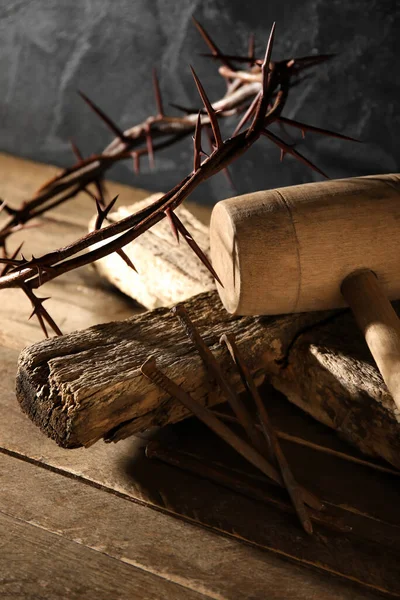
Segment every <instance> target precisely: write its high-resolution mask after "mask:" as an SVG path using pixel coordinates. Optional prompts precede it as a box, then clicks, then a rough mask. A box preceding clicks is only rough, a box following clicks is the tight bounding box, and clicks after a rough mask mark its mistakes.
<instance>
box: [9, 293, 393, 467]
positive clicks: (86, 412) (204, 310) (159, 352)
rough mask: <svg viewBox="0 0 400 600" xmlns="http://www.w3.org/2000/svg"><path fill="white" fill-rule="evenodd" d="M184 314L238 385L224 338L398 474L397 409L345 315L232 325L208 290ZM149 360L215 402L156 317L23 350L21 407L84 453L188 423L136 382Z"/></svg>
mask: <svg viewBox="0 0 400 600" xmlns="http://www.w3.org/2000/svg"><path fill="white" fill-rule="evenodd" d="M185 306H186V308H187V311H188V313H189V314H190V315H191V317H192V319H193V320H194V322H195V323H196V324H197V326H198V327H199V329H200V331H201V333H202V335H203V336H204V339H205V340H206V343H207V344H208V345H209V346H210V347H211V348H212V350H213V352H214V354H215V356H216V357H217V359H218V360H219V362H220V363H221V366H222V369H223V370H224V372H225V373H226V374H227V377H228V378H229V379H230V380H231V381H232V382H233V383H234V384H235V385H238V386H239V385H240V384H239V381H238V380H239V378H238V375H237V373H236V371H235V369H234V368H233V367H232V362H231V361H230V359H229V356H228V353H227V351H226V349H224V348H223V347H221V345H220V344H219V342H218V340H219V337H220V336H221V334H222V333H233V334H234V335H235V336H236V338H237V342H238V345H239V346H240V348H241V350H242V353H243V354H244V356H245V357H246V360H247V362H248V363H249V365H250V368H251V369H252V370H253V371H254V372H256V373H258V374H259V375H267V377H270V378H271V380H272V382H273V384H274V386H275V387H276V388H277V389H279V390H281V391H283V392H284V393H285V394H286V395H287V396H288V397H289V399H290V400H291V401H293V402H294V403H295V404H298V405H299V406H301V408H303V409H304V410H307V412H309V413H310V414H311V415H312V416H313V417H315V418H316V419H318V420H319V421H322V422H323V423H325V424H327V425H329V426H330V427H332V428H334V429H335V430H336V431H337V432H338V433H340V435H342V436H343V437H344V438H345V439H347V440H349V441H350V442H352V443H353V444H355V445H356V446H358V447H359V448H360V449H361V450H362V451H364V452H366V453H368V454H372V455H378V456H382V457H383V458H385V459H386V460H388V461H389V462H391V463H392V464H393V465H395V466H397V467H400V433H399V432H400V425H399V422H398V415H397V412H396V407H395V405H394V402H393V400H392V398H391V397H390V395H389V393H388V391H387V390H386V388H385V386H384V385H383V383H382V379H381V377H380V375H379V372H378V370H377V369H376V367H374V366H373V364H372V363H371V359H369V358H368V355H367V351H366V347H365V343H364V340H363V338H362V336H361V334H360V332H359V331H358V329H357V327H356V325H355V322H354V320H353V317H352V316H351V315H350V314H349V313H348V312H346V313H344V314H343V313H303V314H299V315H287V316H282V317H242V318H239V317H233V316H232V315H229V314H228V313H226V311H225V310H224V309H223V307H222V305H221V303H220V301H219V298H218V297H217V295H216V293H215V292H214V293H208V294H201V295H199V296H195V297H193V298H191V299H190V300H188V301H186V302H185ZM327 315H328V316H327ZM327 319H328V321H329V322H326V320H327ZM321 322H322V325H320V326H317V325H318V323H321ZM303 339H304V340H305V341H304V342H303ZM320 340H322V341H320ZM330 348H331V350H329V349H330ZM316 349H319V350H318V352H319V354H320V357H322V358H320V359H318V357H317V356H316V352H317V350H316ZM150 355H155V356H157V358H158V362H159V366H160V367H161V369H164V370H165V371H166V373H167V374H168V376H169V377H170V378H172V379H174V380H175V381H177V383H180V384H183V385H184V387H186V389H187V390H190V392H191V393H192V395H193V396H194V397H195V398H196V399H197V400H199V401H201V402H202V403H204V404H205V403H207V404H209V405H213V404H215V403H218V402H220V401H221V400H222V397H221V395H220V392H219V390H218V389H217V388H216V386H215V385H212V384H210V380H209V377H208V374H207V372H206V371H205V369H204V367H203V364H202V362H201V359H200V357H199V355H198V354H197V352H196V350H195V349H194V347H193V346H192V344H191V343H190V342H189V341H188V340H187V339H186V337H185V334H184V332H183V330H182V328H181V326H180V324H179V322H178V321H177V320H176V319H175V318H174V317H173V316H172V315H171V313H170V311H169V310H167V309H158V310H155V311H150V312H148V313H145V314H144V315H139V316H137V317H134V318H132V319H129V320H126V321H124V322H119V323H110V324H107V325H101V326H97V327H93V328H91V329H87V330H85V331H81V332H79V333H77V334H72V335H69V336H64V337H62V338H53V339H51V340H47V341H44V342H40V343H39V344H36V345H34V346H31V347H29V348H26V349H25V350H24V351H23V352H22V354H21V358H20V362H19V370H18V377H17V394H18V398H19V401H20V403H21V406H22V408H23V410H24V411H25V412H27V414H28V415H29V416H30V417H31V418H32V420H33V421H34V422H35V423H36V424H37V425H38V426H39V427H41V429H42V430H43V431H44V432H45V433H46V434H47V435H49V436H50V437H52V438H53V439H55V440H56V441H57V443H58V444H60V445H62V446H64V447H77V446H80V445H85V446H88V445H90V444H92V443H93V442H95V441H97V440H98V439H99V438H101V437H104V438H105V439H109V440H113V441H118V440H120V439H122V438H124V437H127V436H128V435H132V434H133V433H136V432H138V431H143V430H144V429H146V428H147V427H150V426H153V425H165V424H166V423H170V422H176V421H178V420H180V419H182V418H184V417H185V416H186V415H187V412H186V411H185V409H183V408H182V406H181V405H180V404H179V403H178V402H177V401H175V400H174V399H171V398H169V397H168V396H167V395H166V394H165V393H163V392H161V391H160V390H159V389H158V388H156V387H155V386H154V385H152V384H151V383H150V382H148V380H147V379H146V378H144V377H143V376H142V375H141V372H140V366H141V364H142V363H143V362H144V361H145V360H146V359H147V358H148V357H149V356H150ZM309 365H311V366H309ZM350 366H352V368H350ZM367 433H368V435H367Z"/></svg>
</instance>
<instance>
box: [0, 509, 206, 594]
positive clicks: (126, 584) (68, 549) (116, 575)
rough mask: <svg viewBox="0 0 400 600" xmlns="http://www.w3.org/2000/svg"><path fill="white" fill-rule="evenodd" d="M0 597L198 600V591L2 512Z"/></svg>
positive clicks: (0, 517)
mask: <svg viewBox="0 0 400 600" xmlns="http://www.w3.org/2000/svg"><path fill="white" fill-rule="evenodd" d="M0 536H1V546H2V551H3V552H4V553H6V555H7V560H6V561H5V560H2V561H1V565H0V586H1V597H2V598H3V600H11V598H27V599H32V600H38V599H39V598H40V599H42V598H43V599H47V598H48V599H50V598H51V599H57V600H58V599H59V600H65V599H66V598H68V600H75V599H76V600H82V598H85V600H99V599H101V600H108V599H109V598H118V599H121V600H125V599H126V600H128V599H129V600H131V599H132V598H134V597H137V598H143V599H146V600H159V599H160V598H176V599H177V600H186V599H193V600H202V599H204V598H205V596H204V595H203V594H199V593H197V592H194V591H192V590H190V589H187V588H185V587H183V586H181V585H176V584H174V583H171V582H169V581H167V580H166V579H164V578H160V577H157V576H155V575H153V574H152V573H148V572H145V571H143V570H141V569H138V568H136V567H135V566H132V565H128V564H124V563H122V562H120V561H116V560H114V559H113V558H111V557H109V556H107V555H106V554H104V553H102V552H95V551H93V550H89V549H88V548H85V547H83V546H82V545H81V544H77V543H74V542H70V541H68V540H66V539H64V538H63V537H61V536H60V535H58V534H57V535H54V534H51V533H48V532H47V531H43V530H42V529H39V528H38V527H34V526H33V525H30V524H27V523H24V522H21V521H19V520H17V519H13V518H12V517H9V516H7V515H4V514H2V513H0Z"/></svg>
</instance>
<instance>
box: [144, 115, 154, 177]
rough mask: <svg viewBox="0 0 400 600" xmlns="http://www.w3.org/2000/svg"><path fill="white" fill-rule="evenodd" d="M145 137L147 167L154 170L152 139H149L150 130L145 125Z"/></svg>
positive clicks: (148, 126)
mask: <svg viewBox="0 0 400 600" xmlns="http://www.w3.org/2000/svg"><path fill="white" fill-rule="evenodd" d="M145 135H146V146H147V155H148V157H149V165H150V168H151V169H154V167H155V161H154V147H153V138H152V137H151V128H150V125H149V124H147V125H146V129H145Z"/></svg>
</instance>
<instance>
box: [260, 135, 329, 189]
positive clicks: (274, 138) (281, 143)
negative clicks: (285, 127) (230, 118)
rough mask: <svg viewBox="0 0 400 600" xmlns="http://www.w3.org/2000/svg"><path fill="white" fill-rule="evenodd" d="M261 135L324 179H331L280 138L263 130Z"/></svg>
mask: <svg viewBox="0 0 400 600" xmlns="http://www.w3.org/2000/svg"><path fill="white" fill-rule="evenodd" d="M261 133H262V135H264V136H266V137H267V138H269V139H270V140H271V141H272V142H274V144H276V145H277V146H279V148H281V150H283V151H284V153H285V154H291V155H292V156H294V158H297V160H299V161H300V162H302V163H304V164H305V165H307V167H310V168H311V169H313V170H314V171H316V172H317V173H319V174H320V175H322V176H323V177H326V178H327V179H329V177H328V175H326V173H324V172H323V171H321V169H319V168H318V167H317V166H316V165H314V163H312V162H311V161H310V160H308V158H306V157H305V156H303V155H302V154H300V152H297V150H295V149H294V148H292V147H291V146H289V145H288V144H286V143H285V142H284V141H283V140H281V139H280V138H278V136H276V135H275V134H273V133H271V132H270V131H268V130H267V129H263V130H262V132H261Z"/></svg>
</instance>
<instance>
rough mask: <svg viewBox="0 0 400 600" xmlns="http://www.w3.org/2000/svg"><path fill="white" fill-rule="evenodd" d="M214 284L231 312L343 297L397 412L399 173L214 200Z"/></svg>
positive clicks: (312, 306)
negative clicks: (395, 307) (394, 304)
mask: <svg viewBox="0 0 400 600" xmlns="http://www.w3.org/2000/svg"><path fill="white" fill-rule="evenodd" d="M210 236H211V258H212V263H213V266H214V268H215V270H216V271H217V273H218V275H219V277H220V278H221V280H222V283H223V286H224V287H221V286H219V285H218V292H219V295H220V297H221V300H222V302H223V304H224V306H225V308H226V309H227V310H228V311H229V312H230V313H234V314H237V315H257V314H269V315H274V314H283V313H295V312H306V311H315V310H326V309H333V308H339V307H343V306H346V304H348V305H349V306H350V307H351V308H352V310H353V312H354V315H355V318H356V320H357V323H358V325H359V327H360V328H361V330H362V331H363V333H364V336H365V339H366V341H367V344H368V346H369V348H370V351H371V353H372V355H373V357H374V359H375V361H376V364H377V366H378V368H379V370H380V372H381V374H382V377H383V379H384V381H385V383H386V385H387V387H388V389H389V391H390V393H391V394H392V396H393V399H394V401H395V403H396V405H397V407H398V409H399V411H400V322H399V319H398V317H397V315H396V313H395V311H394V310H393V307H392V305H391V304H390V302H389V299H391V300H393V299H396V298H400V176H399V175H397V174H390V175H375V176H369V177H357V178H351V179H341V180H336V181H327V182H322V183H310V184H306V185H298V186H292V187H287V188H281V189H276V190H267V191H261V192H256V193H253V194H248V195H244V196H239V197H236V198H230V199H229V200H223V201H222V202H219V203H218V204H217V205H216V206H215V207H214V210H213V213H212V217H211V227H210Z"/></svg>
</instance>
